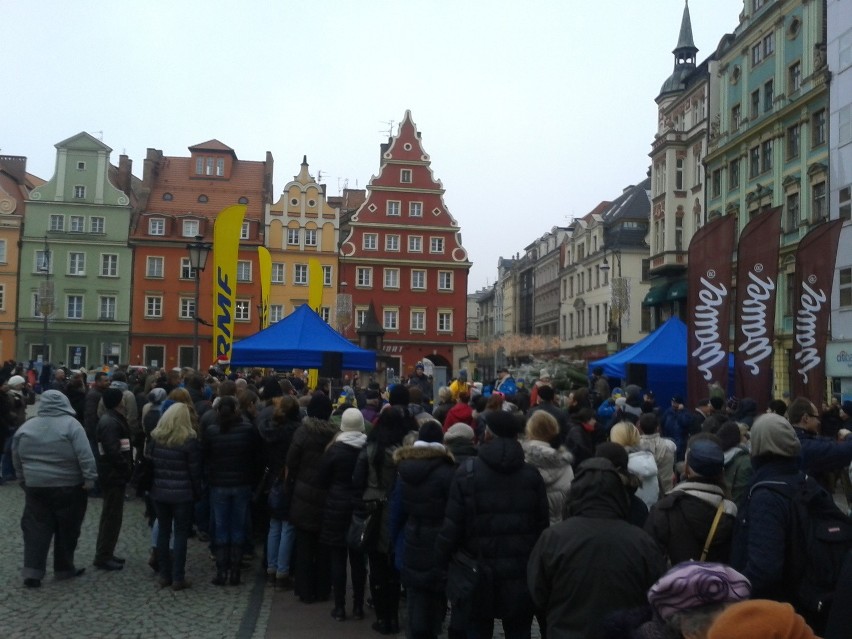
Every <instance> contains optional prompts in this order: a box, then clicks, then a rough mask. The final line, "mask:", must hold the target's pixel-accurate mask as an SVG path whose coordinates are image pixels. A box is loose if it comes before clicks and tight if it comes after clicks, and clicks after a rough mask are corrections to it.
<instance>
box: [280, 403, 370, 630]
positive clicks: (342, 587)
mask: <svg viewBox="0 0 852 639" xmlns="http://www.w3.org/2000/svg"><path fill="white" fill-rule="evenodd" d="M300 430H301V428H300ZM366 443H367V436H366V435H365V434H364V417H363V415H362V414H361V411H360V410H358V409H357V408H347V409H346V410H345V411H344V412H343V415H341V417H340V432H338V433H337V434H336V435H335V436H334V440H333V441H332V443H331V444H330V445H329V446H328V448H327V449H326V451H325V453H323V454H322V456H321V457H320V460H319V472H318V476H317V485H318V486H319V487H321V488H327V489H328V493H327V496H326V497H325V499H324V501H323V504H322V506H321V507H322V525H321V527H320V529H319V530H320V532H319V543H320V544H321V546H320V548H322V549H323V551H322V552H323V553H325V552H327V554H328V564H329V569H330V576H331V585H332V590H333V593H334V609H333V610H332V612H331V616H332V618H334V619H335V620H337V621H344V620H345V619H346V592H347V591H346V580H347V562H348V565H349V572H350V573H351V576H352V616H353V617H354V618H355V619H363V618H364V592H365V589H366V581H367V558H366V555H365V554H364V553H363V552H357V551H352V550H349V547H348V546H347V545H346V533H347V531H348V530H349V524H350V522H351V521H352V510H353V504H355V503H356V502H357V501H358V500H359V499H360V498H361V495H362V494H363V491H362V490H360V489H359V488H357V487H356V485H355V483H354V482H353V479H352V475H353V473H354V471H355V466H356V464H357V463H358V456H359V455H360V454H361V453H362V452H363V449H364V446H365V445H366ZM300 552H301V551H300ZM298 555H299V553H298V552H297V553H296V561H298ZM317 561H318V566H321V565H322V562H321V561H320V558H319V557H318V558H317ZM317 579H318V581H320V582H322V581H324V579H322V578H321V577H319V578H317ZM296 587H297V588H299V584H298V583H297V584H296Z"/></svg>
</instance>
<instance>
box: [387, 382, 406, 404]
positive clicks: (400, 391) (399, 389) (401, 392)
mask: <svg viewBox="0 0 852 639" xmlns="http://www.w3.org/2000/svg"><path fill="white" fill-rule="evenodd" d="M410 400H411V394H410V393H409V392H408V388H407V387H406V386H404V385H402V384H394V385H393V386H391V388H390V390H389V391H388V404H390V405H391V406H408V403H409V401H410Z"/></svg>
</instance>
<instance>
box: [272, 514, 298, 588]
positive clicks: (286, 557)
mask: <svg viewBox="0 0 852 639" xmlns="http://www.w3.org/2000/svg"><path fill="white" fill-rule="evenodd" d="M295 539H296V529H295V528H293V524H291V523H290V522H289V521H282V520H281V519H270V520H269V534H268V535H267V536H266V567H267V571H268V572H272V571H273V570H274V571H275V572H276V573H277V574H279V575H282V576H283V575H289V574H290V558H291V557H292V556H293V542H294V541H295Z"/></svg>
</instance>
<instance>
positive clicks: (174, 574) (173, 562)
mask: <svg viewBox="0 0 852 639" xmlns="http://www.w3.org/2000/svg"><path fill="white" fill-rule="evenodd" d="M154 508H155V509H156V511H157V521H158V522H159V524H160V526H159V534H158V535H157V560H158V561H159V564H160V577H161V578H163V579H165V580H169V579H171V580H172V581H173V582H178V581H184V580H185V577H186V572H185V569H186V541H187V539H189V531H190V530H191V529H192V519H193V516H194V514H195V504H194V503H193V502H191V501H185V502H181V503H178V504H167V503H165V502H162V501H155V502H154ZM173 523H174V534H175V538H174V555H173V556H171V557H170V554H169V538H170V537H171V534H170V533H171V531H172V524H173Z"/></svg>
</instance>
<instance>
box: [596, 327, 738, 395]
mask: <svg viewBox="0 0 852 639" xmlns="http://www.w3.org/2000/svg"><path fill="white" fill-rule="evenodd" d="M733 359H734V358H733V355H729V356H728V365H729V367H730V371H729V373H730V374H729V386H732V385H733V379H734V373H733V365H734V364H733ZM598 366H600V367H601V368H603V369H604V375H605V376H606V377H608V378H611V379H620V380H622V381H623V383H625V384H628V383H635V384H637V385H639V386H641V387H642V388H643V389H644V390H651V391H654V395H655V396H656V397H657V398H658V400H657V401H658V402H659V403H660V404H661V405H663V406H666V405H667V403H668V400H669V398H671V397H673V396H675V395H680V396H681V397H684V398H685V397H686V324H684V323H683V322H682V321H681V320H680V319H679V318H677V317H672V318H671V319H669V320H668V321H666V322H665V323H664V324H663V325H662V326H660V327H659V328H658V329H657V330H655V331H654V332H653V333H651V334H650V335H648V336H647V337H646V338H645V339H643V340H641V341H639V342H637V343H635V344H634V345H633V346H630V347H628V348H625V349H624V350H623V351H621V352H620V353H615V354H613V355H610V356H609V357H605V358H603V359H599V360H597V361H594V362H590V363H589V371H590V372H591V371H592V370H594V369H595V368H597V367H598ZM729 391H730V389H729ZM728 394H730V392H729V393H728ZM699 399H701V398H700V397H699V398H695V401H698V400H699Z"/></svg>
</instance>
